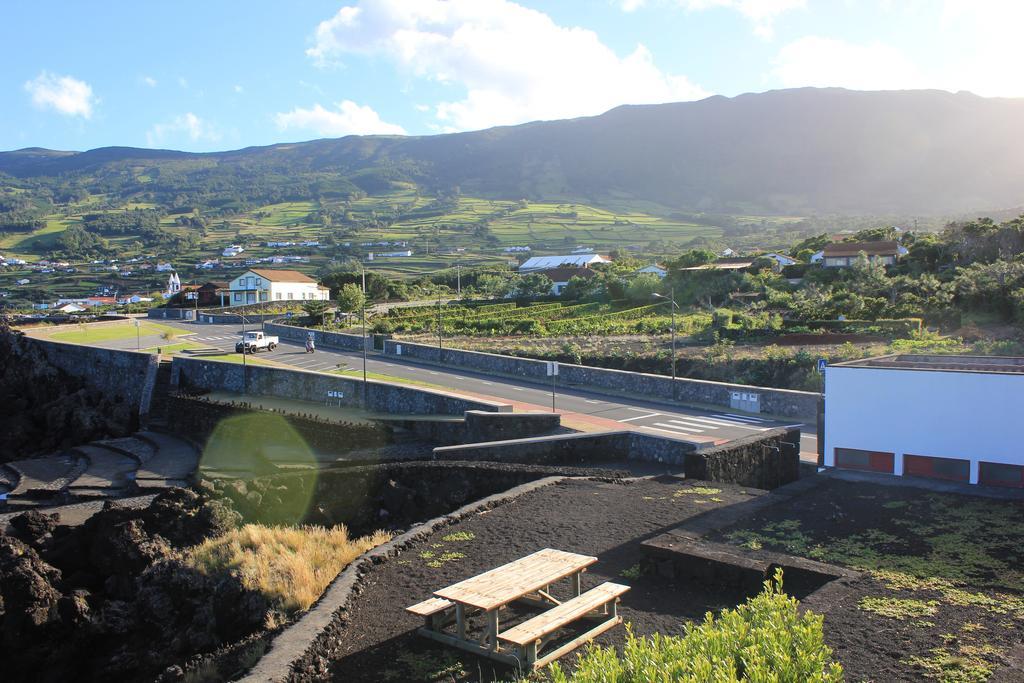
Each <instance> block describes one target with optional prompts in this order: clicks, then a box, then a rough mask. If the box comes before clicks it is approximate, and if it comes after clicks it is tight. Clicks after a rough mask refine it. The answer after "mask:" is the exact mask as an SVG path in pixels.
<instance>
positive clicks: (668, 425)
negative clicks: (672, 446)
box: [654, 422, 704, 434]
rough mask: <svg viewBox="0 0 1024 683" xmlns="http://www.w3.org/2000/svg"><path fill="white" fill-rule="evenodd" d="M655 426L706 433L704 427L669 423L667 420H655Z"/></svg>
mask: <svg viewBox="0 0 1024 683" xmlns="http://www.w3.org/2000/svg"><path fill="white" fill-rule="evenodd" d="M654 426H655V427H664V428H665V429H678V430H679V431H681V432H687V433H693V434H703V433H704V430H703V429H697V428H696V427H681V426H679V425H676V424H669V423H667V422H655V423H654Z"/></svg>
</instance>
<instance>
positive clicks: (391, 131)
mask: <svg viewBox="0 0 1024 683" xmlns="http://www.w3.org/2000/svg"><path fill="white" fill-rule="evenodd" d="M274 121H275V122H276V123H277V127H278V128H280V129H281V130H288V129H291V128H298V129H301V130H311V131H314V132H316V133H317V134H318V135H324V136H331V137H341V136H343V135H405V129H404V128H402V127H401V126H398V125H395V124H393V123H387V122H386V121H382V120H381V118H380V115H379V114H378V113H377V112H376V111H374V110H373V108H372V107H370V106H360V105H358V104H356V103H355V102H353V101H352V100H343V101H342V102H339V103H338V109H337V111H335V110H332V109H324V108H323V107H322V106H320V105H319V104H315V105H313V108H312V109H301V108H299V107H296V108H295V109H292V110H291V111H289V112H281V113H279V114H277V115H275V116H274Z"/></svg>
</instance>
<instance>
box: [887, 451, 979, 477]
mask: <svg viewBox="0 0 1024 683" xmlns="http://www.w3.org/2000/svg"><path fill="white" fill-rule="evenodd" d="M903 474H905V475H907V476H908V477H929V478H931V479H949V480H951V481H968V480H969V479H970V478H971V461H970V460H960V459H959V458H936V457H932V456H927V455H910V454H909V453H908V454H906V455H904V456H903Z"/></svg>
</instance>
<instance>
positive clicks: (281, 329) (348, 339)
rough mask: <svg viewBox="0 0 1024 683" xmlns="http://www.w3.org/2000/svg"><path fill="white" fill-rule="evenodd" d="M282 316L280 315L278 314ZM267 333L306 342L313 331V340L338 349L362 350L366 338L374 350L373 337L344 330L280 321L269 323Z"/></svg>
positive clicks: (368, 348) (369, 346)
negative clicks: (337, 330)
mask: <svg viewBox="0 0 1024 683" xmlns="http://www.w3.org/2000/svg"><path fill="white" fill-rule="evenodd" d="M278 317H280V316H278ZM266 331H267V334H276V335H277V336H278V337H280V338H281V339H288V340H290V341H297V342H304V341H306V339H307V338H308V336H309V333H310V332H312V333H313V341H314V342H315V343H316V344H317V345H318V346H330V347H332V348H336V349H347V350H349V351H361V350H362V348H363V343H364V339H365V343H366V345H367V346H366V348H367V350H368V351H371V350H373V337H372V336H367V337H365V338H364V337H361V336H359V335H358V334H344V333H343V332H324V331H322V330H313V329H310V328H307V327H296V326H294V325H282V324H280V323H269V322H268V323H267V324H266Z"/></svg>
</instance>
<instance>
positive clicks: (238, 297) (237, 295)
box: [235, 292, 242, 301]
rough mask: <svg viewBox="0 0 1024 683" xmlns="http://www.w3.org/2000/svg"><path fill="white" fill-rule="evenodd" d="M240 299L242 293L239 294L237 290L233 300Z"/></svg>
mask: <svg viewBox="0 0 1024 683" xmlns="http://www.w3.org/2000/svg"><path fill="white" fill-rule="evenodd" d="M241 300H242V295H241V294H239V293H238V292H235V301H241Z"/></svg>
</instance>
